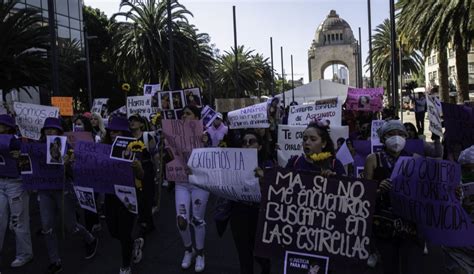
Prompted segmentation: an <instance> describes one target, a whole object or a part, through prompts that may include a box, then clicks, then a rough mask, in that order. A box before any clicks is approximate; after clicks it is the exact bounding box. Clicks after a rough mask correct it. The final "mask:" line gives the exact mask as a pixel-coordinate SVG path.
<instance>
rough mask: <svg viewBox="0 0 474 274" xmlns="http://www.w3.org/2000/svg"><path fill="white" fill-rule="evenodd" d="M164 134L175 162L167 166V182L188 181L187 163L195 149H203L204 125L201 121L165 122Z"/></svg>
mask: <svg viewBox="0 0 474 274" xmlns="http://www.w3.org/2000/svg"><path fill="white" fill-rule="evenodd" d="M163 133H164V135H165V140H166V142H167V143H168V146H169V148H170V149H171V151H172V153H173V156H174V160H173V161H171V162H169V163H167V164H166V180H168V181H178V182H182V181H187V180H188V175H187V174H186V172H185V168H186V163H187V162H188V159H189V156H190V155H191V152H192V151H193V149H194V148H200V147H202V134H203V125H202V122H201V121H200V120H196V121H183V120H163Z"/></svg>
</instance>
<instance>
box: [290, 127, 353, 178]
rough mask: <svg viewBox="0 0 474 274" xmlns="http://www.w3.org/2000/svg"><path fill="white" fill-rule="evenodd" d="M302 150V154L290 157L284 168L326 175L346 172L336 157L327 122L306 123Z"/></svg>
mask: <svg viewBox="0 0 474 274" xmlns="http://www.w3.org/2000/svg"><path fill="white" fill-rule="evenodd" d="M303 151H304V153H303V154H302V155H299V156H293V157H292V158H290V160H289V161H288V164H287V165H286V168H290V169H295V170H297V171H316V172H320V173H321V175H323V176H326V177H327V176H330V175H345V174H346V172H345V170H344V166H343V165H342V163H341V162H340V161H339V160H337V159H336V154H335V149H334V142H333V141H332V139H331V137H330V136H329V123H328V122H326V121H315V122H311V123H310V124H309V125H308V127H307V128H306V129H305V131H304V132H303Z"/></svg>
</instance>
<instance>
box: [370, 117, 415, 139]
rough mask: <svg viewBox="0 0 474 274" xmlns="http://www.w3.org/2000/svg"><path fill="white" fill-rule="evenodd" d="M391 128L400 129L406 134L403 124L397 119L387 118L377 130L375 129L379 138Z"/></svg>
mask: <svg viewBox="0 0 474 274" xmlns="http://www.w3.org/2000/svg"><path fill="white" fill-rule="evenodd" d="M392 130H400V131H403V132H404V133H405V135H407V136H408V133H407V130H406V129H405V126H404V125H403V124H402V122H400V121H399V120H388V121H387V122H385V123H384V124H383V125H382V126H381V127H380V128H379V129H378V130H377V135H378V136H379V138H382V137H383V136H384V135H385V134H386V133H387V132H390V131H392Z"/></svg>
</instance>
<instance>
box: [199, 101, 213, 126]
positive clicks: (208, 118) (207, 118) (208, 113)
mask: <svg viewBox="0 0 474 274" xmlns="http://www.w3.org/2000/svg"><path fill="white" fill-rule="evenodd" d="M216 116H217V112H216V111H215V110H213V109H212V108H210V107H209V106H206V107H205V108H204V109H203V111H202V112H201V117H202V119H201V120H202V124H203V125H204V126H205V127H210V126H211V124H212V122H213V121H214V120H215V119H216Z"/></svg>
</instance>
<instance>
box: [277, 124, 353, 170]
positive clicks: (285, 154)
mask: <svg viewBox="0 0 474 274" xmlns="http://www.w3.org/2000/svg"><path fill="white" fill-rule="evenodd" d="M305 129H306V126H289V125H279V126H278V147H279V150H278V151H277V158H278V165H280V166H281V167H285V166H286V163H287V162H288V160H289V159H290V158H291V156H295V155H301V154H302V153H303V132H304V130H305ZM329 135H330V136H331V140H332V141H333V143H334V144H336V143H337V139H339V138H344V140H345V139H347V138H348V137H349V127H348V126H331V127H330V132H329Z"/></svg>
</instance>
